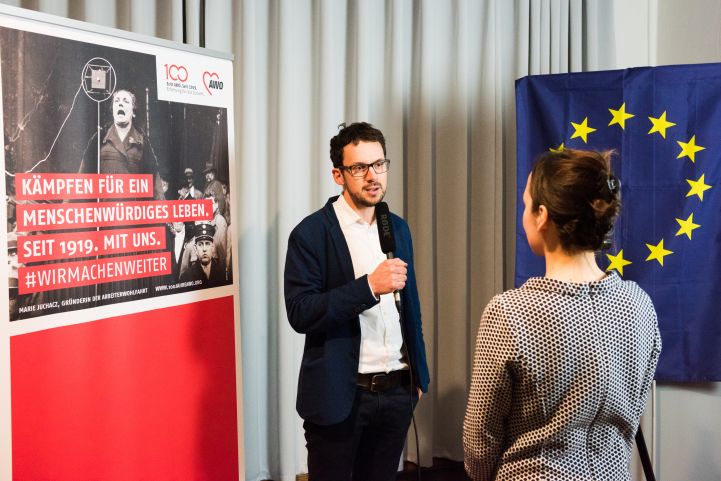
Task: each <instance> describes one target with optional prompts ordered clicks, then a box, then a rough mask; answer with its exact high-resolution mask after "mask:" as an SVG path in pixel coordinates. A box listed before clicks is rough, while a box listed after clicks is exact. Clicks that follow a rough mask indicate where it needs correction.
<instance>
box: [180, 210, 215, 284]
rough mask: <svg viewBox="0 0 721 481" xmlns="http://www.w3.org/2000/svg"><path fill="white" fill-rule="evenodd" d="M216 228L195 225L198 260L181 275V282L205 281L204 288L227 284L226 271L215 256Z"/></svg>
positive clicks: (208, 225)
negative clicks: (214, 238) (214, 239)
mask: <svg viewBox="0 0 721 481" xmlns="http://www.w3.org/2000/svg"><path fill="white" fill-rule="evenodd" d="M214 235H215V227H213V226H212V225H211V224H209V223H207V222H201V223H198V224H196V225H195V240H194V241H193V245H194V248H195V255H196V257H197V260H195V261H193V262H191V263H190V266H189V267H188V269H187V270H185V271H184V272H183V273H182V274H181V275H180V281H181V282H184V281H197V280H201V281H203V286H204V287H216V286H221V285H223V284H225V269H224V268H223V267H222V266H221V265H220V263H219V262H218V260H217V259H216V258H215V256H214V250H215V249H214V248H213V236H214Z"/></svg>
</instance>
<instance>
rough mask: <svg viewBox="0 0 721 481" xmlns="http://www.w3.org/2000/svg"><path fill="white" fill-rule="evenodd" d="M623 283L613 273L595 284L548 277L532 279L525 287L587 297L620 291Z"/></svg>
mask: <svg viewBox="0 0 721 481" xmlns="http://www.w3.org/2000/svg"><path fill="white" fill-rule="evenodd" d="M622 282H623V281H622V280H621V278H620V277H619V276H618V274H616V272H614V271H611V272H610V273H609V274H608V275H607V276H606V277H604V278H603V279H601V280H598V281H595V282H580V283H579V282H563V281H559V280H556V279H551V278H548V277H531V278H530V279H528V280H527V281H526V282H525V283H524V284H523V287H524V288H527V289H536V290H541V291H547V292H555V293H558V294H563V295H568V296H585V295H594V294H602V293H606V292H610V291H612V290H614V289H618V287H619V286H620V285H621V283H622Z"/></svg>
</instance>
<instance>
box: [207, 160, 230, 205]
mask: <svg viewBox="0 0 721 481" xmlns="http://www.w3.org/2000/svg"><path fill="white" fill-rule="evenodd" d="M217 174H218V171H217V170H216V168H215V166H214V165H213V163H212V162H206V163H205V169H203V175H205V188H203V196H204V197H208V196H209V194H210V195H213V197H215V199H216V200H217V201H218V212H220V215H222V216H225V194H224V193H223V183H222V182H220V180H218V178H217Z"/></svg>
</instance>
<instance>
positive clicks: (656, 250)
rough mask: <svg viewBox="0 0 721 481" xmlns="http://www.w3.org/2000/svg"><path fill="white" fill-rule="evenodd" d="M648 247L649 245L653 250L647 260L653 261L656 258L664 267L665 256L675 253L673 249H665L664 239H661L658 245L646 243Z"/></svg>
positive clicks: (649, 248)
mask: <svg viewBox="0 0 721 481" xmlns="http://www.w3.org/2000/svg"><path fill="white" fill-rule="evenodd" d="M646 247H648V250H650V251H651V253H650V254H649V255H648V257H646V260H647V261H652V260H654V259H656V260H657V261H658V263H659V264H661V266H662V267H663V258H664V257H665V256H667V255H669V254H673V251H670V250H667V249H664V247H663V239H661V242H659V243H658V244H657V245H651V244H646Z"/></svg>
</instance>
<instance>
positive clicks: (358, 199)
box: [346, 182, 386, 207]
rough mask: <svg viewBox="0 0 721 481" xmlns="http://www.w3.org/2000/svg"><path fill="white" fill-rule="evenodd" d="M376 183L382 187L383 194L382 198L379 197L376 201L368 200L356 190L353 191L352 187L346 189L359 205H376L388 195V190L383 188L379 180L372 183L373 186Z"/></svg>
mask: <svg viewBox="0 0 721 481" xmlns="http://www.w3.org/2000/svg"><path fill="white" fill-rule="evenodd" d="M376 185H377V186H378V188H380V190H381V195H380V198H378V200H375V201H368V200H366V199H364V198H363V197H362V196H361V195H359V194H356V193H355V192H351V191H350V189H346V190H347V191H348V195H350V198H351V200H353V203H354V204H355V205H356V206H358V207H375V206H376V204H379V203H380V202H381V201H382V200H383V197H385V196H386V191H385V190H383V186H381V184H380V183H379V182H375V183H373V184H371V186H376ZM362 193H363V191H361V194H362Z"/></svg>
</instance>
